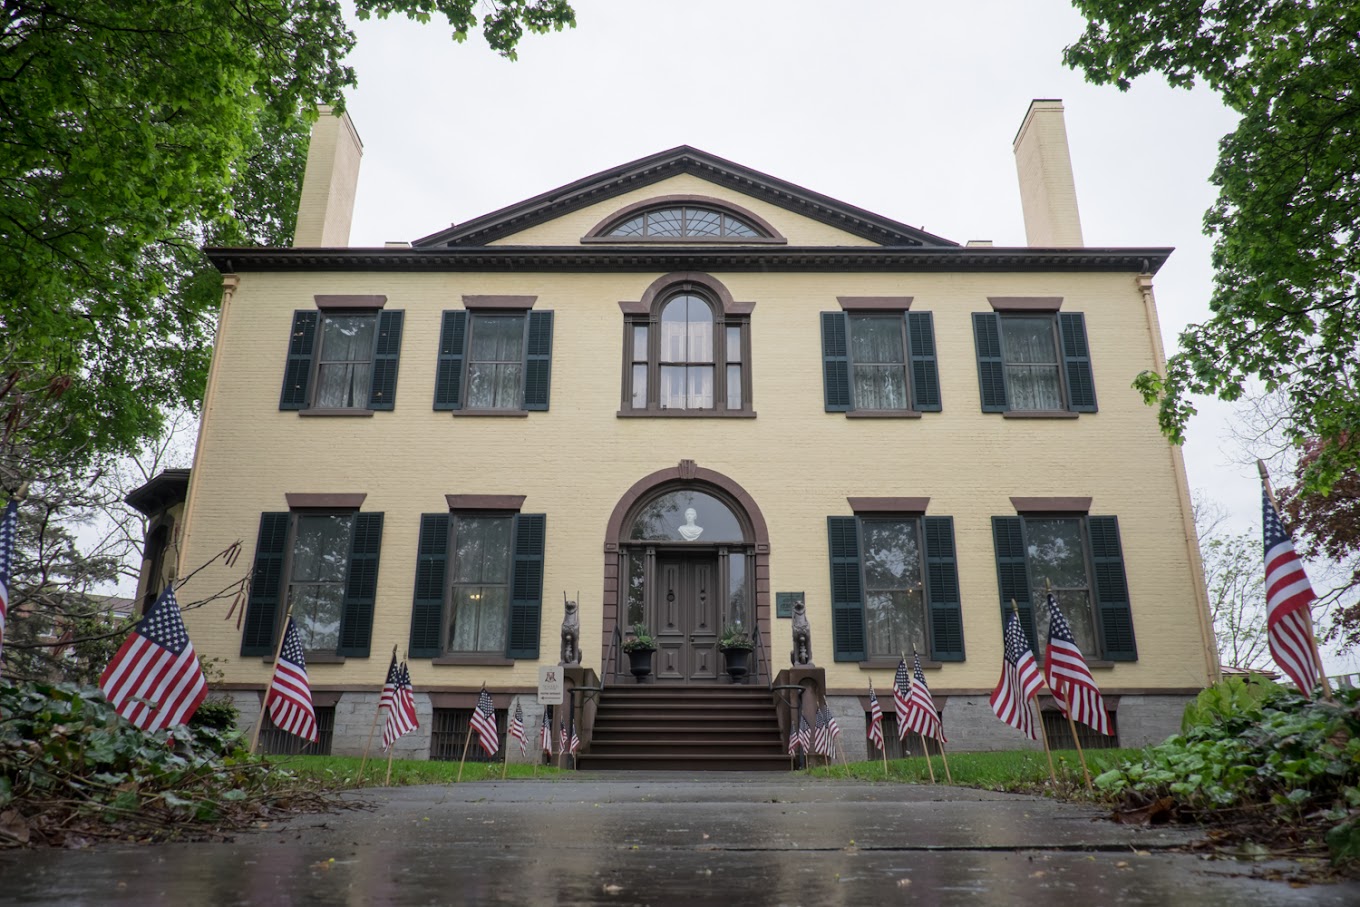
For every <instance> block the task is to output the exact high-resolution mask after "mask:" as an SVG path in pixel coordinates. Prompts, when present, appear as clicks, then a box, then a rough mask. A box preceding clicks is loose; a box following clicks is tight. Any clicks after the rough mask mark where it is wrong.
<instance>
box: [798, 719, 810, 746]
mask: <svg viewBox="0 0 1360 907" xmlns="http://www.w3.org/2000/svg"><path fill="white" fill-rule="evenodd" d="M798 745H799V746H801V747H802V748H803V752H805V753H808V752H811V751H812V726H811V725H810V724H808V720H807V716H806V715H801V714H800V715H799V716H798Z"/></svg>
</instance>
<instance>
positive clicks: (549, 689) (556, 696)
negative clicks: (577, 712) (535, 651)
mask: <svg viewBox="0 0 1360 907" xmlns="http://www.w3.org/2000/svg"><path fill="white" fill-rule="evenodd" d="M564 670H565V669H564V668H563V667H562V666H561V665H544V666H543V667H541V668H539V669H538V704H539V705H561V704H562V698H563V697H562V691H563V689H564V686H565V685H564V684H563V683H562V672H563V671H564Z"/></svg>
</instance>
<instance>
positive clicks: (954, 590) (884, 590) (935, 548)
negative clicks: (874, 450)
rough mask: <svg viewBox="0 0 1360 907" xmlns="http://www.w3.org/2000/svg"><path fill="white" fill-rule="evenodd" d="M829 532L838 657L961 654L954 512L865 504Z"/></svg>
mask: <svg viewBox="0 0 1360 907" xmlns="http://www.w3.org/2000/svg"><path fill="white" fill-rule="evenodd" d="M861 500H864V499H861ZM888 500H892V499H888ZM827 536H828V541H829V548H830V556H831V626H832V639H833V644H834V649H835V659H836V661H858V662H870V663H872V662H876V661H877V662H882V663H885V664H886V663H889V662H891V663H892V664H896V663H897V660H898V659H899V658H901V657H902V656H903V655H910V654H911V653H912V652H913V651H914V652H918V653H920V654H921V655H922V656H928V657H929V658H930V659H932V660H934V661H963V660H964V648H963V618H962V606H961V603H960V600H959V580H958V567H957V560H956V556H955V551H954V521H953V518H952V517H947V516H931V517H928V516H922V515H921V514H920V513H910V512H898V513H892V512H888V511H884V510H878V509H868V510H866V511H863V512H860V513H859V514H858V515H856V516H833V517H828V518H827Z"/></svg>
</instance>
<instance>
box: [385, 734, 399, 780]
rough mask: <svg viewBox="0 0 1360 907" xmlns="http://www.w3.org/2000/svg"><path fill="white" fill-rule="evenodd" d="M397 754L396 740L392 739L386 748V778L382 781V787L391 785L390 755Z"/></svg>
mask: <svg viewBox="0 0 1360 907" xmlns="http://www.w3.org/2000/svg"><path fill="white" fill-rule="evenodd" d="M396 754H397V741H395V740H393V741H392V745H391V746H389V747H388V748H387V779H386V780H385V781H383V787H391V786H392V757H393V756H395V755H396Z"/></svg>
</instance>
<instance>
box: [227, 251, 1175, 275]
mask: <svg viewBox="0 0 1360 907" xmlns="http://www.w3.org/2000/svg"><path fill="white" fill-rule="evenodd" d="M204 251H205V252H206V254H207V256H208V258H209V260H211V261H212V263H213V265H214V266H215V267H216V268H217V269H218V270H219V271H221V272H222V273H224V274H229V273H235V272H252V271H395V272H403V271H406V272H425V271H465V272H466V271H492V272H505V271H536V272H543V271H564V272H574V273H588V272H592V271H596V272H608V271H615V272H656V271H660V272H663V273H665V272H669V271H689V270H698V271H775V272H778V271H786V272H787V271H799V272H816V271H824V272H855V271H879V272H895V271H901V272H912V271H935V272H939V271H990V272H1005V271H1031V272H1034V271H1038V272H1044V271H1049V272H1052V271H1125V272H1132V273H1152V274H1155V273H1156V272H1157V270H1158V269H1160V268H1161V266H1162V265H1163V264H1165V263H1166V260H1167V258H1168V257H1169V256H1170V255H1171V252H1172V249H1171V248H1168V247H1147V248H1122V249H1121V248H1089V247H1083V248H1062V249H1036V248H1029V247H1016V248H1008V247H1002V246H973V247H959V246H944V247H940V246H935V247H921V246H907V247H904V246H896V247H875V246H840V247H821V246H810V247H809V246H773V247H771V246H763V247H762V246H751V247H739V248H732V247H721V248H714V247H699V248H694V247H674V246H667V247H652V246H649V247H642V248H639V247H612V246H477V247H473V248H464V247H458V246H454V247H441V248H422V249H409V248H371V249H365V248H341V249H305V248H296V249H265V248H244V249H232V248H209V249H205V250H204Z"/></svg>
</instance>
